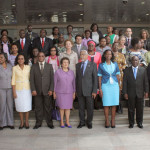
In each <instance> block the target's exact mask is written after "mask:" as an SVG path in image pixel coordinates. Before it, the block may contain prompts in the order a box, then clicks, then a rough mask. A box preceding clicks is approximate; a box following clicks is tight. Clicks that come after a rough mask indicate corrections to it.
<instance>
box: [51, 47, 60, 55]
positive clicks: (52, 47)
mask: <svg viewBox="0 0 150 150" xmlns="http://www.w3.org/2000/svg"><path fill="white" fill-rule="evenodd" d="M52 48H55V49H56V56H58V55H59V53H58V48H57V47H56V46H52V47H51V48H50V55H51V49H52Z"/></svg>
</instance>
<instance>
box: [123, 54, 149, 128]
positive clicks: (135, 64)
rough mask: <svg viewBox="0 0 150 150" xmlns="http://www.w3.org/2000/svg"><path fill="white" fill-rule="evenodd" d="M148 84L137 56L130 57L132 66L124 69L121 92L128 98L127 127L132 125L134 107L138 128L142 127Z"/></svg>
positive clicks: (144, 71) (144, 70)
mask: <svg viewBox="0 0 150 150" xmlns="http://www.w3.org/2000/svg"><path fill="white" fill-rule="evenodd" d="M148 92H149V85H148V78H147V72H146V69H145V68H144V67H140V66H139V58H138V57H137V56H133V57H132V66H131V67H129V68H126V69H125V72H124V78H123V93H124V97H125V99H126V100H128V118H129V128H133V127H134V113H135V108H136V122H137V126H138V127H139V128H143V125H142V123H143V102H144V94H145V98H148Z"/></svg>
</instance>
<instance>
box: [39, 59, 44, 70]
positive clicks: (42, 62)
mask: <svg viewBox="0 0 150 150" xmlns="http://www.w3.org/2000/svg"><path fill="white" fill-rule="evenodd" d="M41 63H42V64H43V69H44V65H45V60H44V61H43V62H39V67H40V70H41Z"/></svg>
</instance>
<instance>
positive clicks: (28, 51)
mask: <svg viewBox="0 0 150 150" xmlns="http://www.w3.org/2000/svg"><path fill="white" fill-rule="evenodd" d="M15 43H16V44H17V45H18V53H24V54H25V55H26V56H27V57H30V56H31V54H32V47H31V41H30V40H29V39H26V38H25V45H24V48H23V49H22V48H21V44H20V39H19V40H17V41H16V42H15Z"/></svg>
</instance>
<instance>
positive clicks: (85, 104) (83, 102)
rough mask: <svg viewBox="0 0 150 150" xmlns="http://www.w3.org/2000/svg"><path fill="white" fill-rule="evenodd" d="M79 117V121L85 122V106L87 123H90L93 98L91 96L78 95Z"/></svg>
mask: <svg viewBox="0 0 150 150" xmlns="http://www.w3.org/2000/svg"><path fill="white" fill-rule="evenodd" d="M78 103H79V117H80V123H81V124H82V125H83V124H85V108H86V109H87V124H89V125H91V124H92V120H93V107H94V100H93V98H92V97H91V96H79V97H78Z"/></svg>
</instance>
